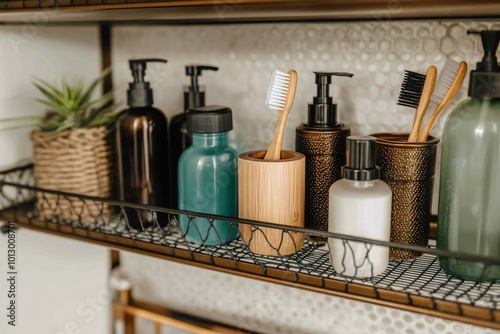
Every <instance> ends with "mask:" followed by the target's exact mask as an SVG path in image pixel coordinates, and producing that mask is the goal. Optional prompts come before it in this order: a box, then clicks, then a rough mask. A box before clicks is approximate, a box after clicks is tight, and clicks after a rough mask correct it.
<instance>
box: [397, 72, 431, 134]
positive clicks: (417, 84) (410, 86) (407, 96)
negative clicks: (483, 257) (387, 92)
mask: <svg viewBox="0 0 500 334" xmlns="http://www.w3.org/2000/svg"><path fill="white" fill-rule="evenodd" d="M436 77H437V69H436V67H435V66H429V67H428V68H427V71H426V73H425V75H423V74H421V73H417V72H412V71H405V77H404V79H403V84H402V85H401V91H400V93H399V98H398V103H397V104H399V105H402V106H405V107H410V108H416V109H417V110H416V111H415V118H414V120H413V125H412V128H411V131H410V135H409V137H408V142H410V143H413V142H417V140H418V135H419V131H420V125H421V124H422V119H423V118H424V115H425V112H426V111H427V107H428V106H429V103H430V101H431V96H432V92H433V91H434V86H435V85H436Z"/></svg>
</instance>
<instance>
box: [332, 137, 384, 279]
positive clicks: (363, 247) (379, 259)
mask: <svg viewBox="0 0 500 334" xmlns="http://www.w3.org/2000/svg"><path fill="white" fill-rule="evenodd" d="M375 150H376V139H375V138H374V137H370V136H349V137H347V159H346V166H345V167H344V168H343V170H342V174H343V177H344V178H343V179H341V180H338V181H337V182H335V183H334V184H333V185H332V186H331V187H330V192H329V209H328V231H329V232H332V233H338V234H345V235H349V236H354V237H361V238H368V239H374V240H381V241H389V240H390V232H391V205H392V191H391V189H390V188H389V186H388V185H387V184H385V183H384V182H383V181H381V180H380V179H379V178H380V169H379V168H378V167H377V166H376V165H375ZM328 243H329V246H330V261H331V264H332V266H333V269H335V271H336V272H337V273H339V274H341V275H344V276H350V277H359V278H364V277H373V276H377V275H380V274H381V273H383V272H384V270H385V269H386V268H387V266H388V264H389V247H385V246H377V245H373V244H370V243H364V242H357V241H353V240H344V239H338V238H328Z"/></svg>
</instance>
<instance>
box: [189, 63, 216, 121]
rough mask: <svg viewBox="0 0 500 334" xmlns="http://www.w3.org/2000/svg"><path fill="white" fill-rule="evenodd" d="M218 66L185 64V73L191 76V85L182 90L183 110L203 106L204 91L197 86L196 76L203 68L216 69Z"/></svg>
mask: <svg viewBox="0 0 500 334" xmlns="http://www.w3.org/2000/svg"><path fill="white" fill-rule="evenodd" d="M218 69H219V68H218V67H215V66H208V65H186V75H188V76H190V77H191V86H188V87H186V90H185V91H184V111H186V110H188V109H190V108H196V107H203V106H205V92H204V91H202V90H201V89H200V87H199V86H198V76H200V75H201V73H202V72H203V71H205V70H207V71H217V70H218Z"/></svg>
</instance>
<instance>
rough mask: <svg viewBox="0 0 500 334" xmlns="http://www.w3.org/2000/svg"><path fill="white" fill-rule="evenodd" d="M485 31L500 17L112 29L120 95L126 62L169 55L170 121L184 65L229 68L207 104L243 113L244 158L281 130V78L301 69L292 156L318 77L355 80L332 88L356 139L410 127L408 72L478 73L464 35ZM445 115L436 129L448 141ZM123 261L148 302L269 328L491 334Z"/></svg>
mask: <svg viewBox="0 0 500 334" xmlns="http://www.w3.org/2000/svg"><path fill="white" fill-rule="evenodd" d="M485 28H490V29H491V28H494V29H500V21H481V22H476V21H387V20H385V21H367V22H349V23H346V22H340V23H273V24H267V23H266V24H239V25H234V24H227V25H226V24H220V25H193V26H179V25H171V26H121V27H115V28H113V35H112V44H113V45H112V50H113V55H112V62H113V80H114V89H115V94H116V96H117V98H118V99H120V100H122V101H124V99H125V96H126V95H125V91H126V89H127V83H128V82H130V72H129V68H128V63H127V60H128V59H130V58H138V57H163V58H167V59H168V60H169V62H168V63H167V64H166V65H163V64H161V65H151V67H150V69H149V70H148V73H149V75H148V78H149V80H150V81H151V83H152V86H153V87H154V90H155V91H154V94H155V96H154V98H155V106H157V107H158V108H159V109H161V110H163V111H164V112H165V113H166V114H168V115H169V116H171V115H174V114H176V113H179V112H181V111H182V107H183V94H182V92H183V85H185V84H188V82H189V79H188V78H187V77H186V76H185V70H184V65H186V64H193V63H199V64H209V65H215V66H219V67H220V70H219V71H218V72H215V73H212V72H209V73H206V74H204V75H203V76H202V77H201V79H200V82H201V83H202V84H203V85H204V86H206V94H207V97H206V100H207V104H222V105H227V106H229V107H231V108H232V109H233V112H234V121H235V126H234V131H232V137H231V143H232V145H234V146H235V147H236V149H237V150H238V151H239V152H243V151H246V150H250V149H258V148H265V147H267V145H268V144H269V142H270V139H271V137H272V134H273V132H274V124H275V123H276V114H275V113H274V112H272V111H269V110H268V109H267V108H266V107H265V104H264V100H265V95H266V91H267V85H268V82H269V79H270V75H271V73H272V71H273V70H274V69H280V70H288V69H295V70H296V71H297V72H298V74H299V81H298V88H297V95H296V98H295V102H294V105H293V109H292V111H291V113H290V116H289V120H288V123H287V129H286V133H285V148H288V149H293V148H294V146H295V145H294V141H295V127H296V126H297V125H299V124H300V123H301V122H304V121H305V120H306V117H307V104H308V103H310V102H312V97H313V96H314V95H315V94H316V91H315V85H314V75H313V73H312V72H313V71H345V72H351V73H353V74H354V77H353V78H351V79H349V78H334V79H333V84H332V89H331V93H332V95H333V99H334V101H336V102H337V103H338V111H339V112H338V119H339V121H341V122H343V123H346V124H348V125H350V126H351V128H352V132H353V134H370V133H375V132H386V131H387V132H403V131H406V132H407V131H409V129H410V127H411V123H412V120H413V110H411V109H408V108H404V107H400V106H397V105H396V100H397V96H398V94H399V90H400V86H401V82H402V79H403V72H404V70H405V69H407V70H412V71H418V72H422V73H425V69H426V68H427V67H428V66H429V65H436V66H437V67H438V69H439V68H441V67H442V66H443V64H444V62H445V60H446V59H447V58H448V57H452V58H453V59H455V60H465V61H466V62H467V63H468V64H469V68H474V67H475V62H477V61H479V60H480V59H481V57H482V52H481V50H480V48H481V46H480V43H479V40H478V37H477V36H472V35H467V34H466V32H467V30H468V29H485ZM467 86H468V76H467V77H466V79H465V84H464V87H463V88H462V89H461V91H460V92H459V94H458V96H457V98H456V99H455V101H454V103H453V104H456V103H458V102H459V101H461V100H463V99H464V98H465V97H466V96H467ZM451 109H452V108H451V107H450V108H448V109H447V112H449V111H450V110H451ZM447 112H446V113H445V114H444V115H443V116H442V117H441V118H440V120H439V122H438V124H437V125H436V126H435V129H434V130H433V134H434V135H436V136H438V137H440V135H441V130H442V127H443V124H444V120H445V118H446V114H447ZM434 197H435V198H436V197H437V196H434ZM125 259H126V260H125V261H124V263H125V264H126V268H125V270H126V271H127V272H128V273H129V274H130V276H131V278H132V279H133V280H134V282H135V283H137V284H138V285H137V293H138V294H139V296H140V297H143V298H145V299H152V300H156V301H158V302H162V303H165V304H168V305H171V306H173V307H176V308H179V309H183V310H190V311H192V312H195V313H197V314H200V315H210V316H211V317H212V318H215V319H217V320H220V321H224V320H226V321H227V322H230V323H236V324H238V323H241V325H242V326H243V327H249V328H254V329H256V330H259V331H264V332H269V333H293V332H296V333H334V332H335V333H337V332H338V333H391V331H392V332H394V333H396V332H397V333H408V334H411V333H479V332H482V329H480V328H478V327H474V326H469V325H464V324H461V323H455V322H450V321H445V320H442V319H439V318H434V317H427V316H423V315H417V314H414V313H410V312H403V311H398V310H392V309H388V308H383V307H378V306H373V305H369V304H364V303H360V302H354V301H349V300H345V299H342V298H334V297H327V296H321V295H317V294H314V293H308V292H304V291H300V290H295V289H291V288H285V287H278V286H275V285H269V284H265V283H262V282H253V281H249V280H244V279H242V278H237V277H231V276H225V275H222V274H219V273H212V272H206V271H203V270H201V269H196V268H189V267H184V266H180V265H174V264H171V263H168V262H161V261H157V260H151V259H149V260H147V261H146V260H144V259H143V258H141V259H142V260H139V259H138V258H135V257H134V256H131V255H126V256H125ZM158 268H162V269H161V270H158ZM207 281H210V282H207ZM172 284H174V286H175V289H174V288H173V287H172ZM216 288H218V289H219V290H216ZM216 291H217V292H216ZM278 297H279V298H278ZM207 309H208V310H209V312H207ZM263 309H265V310H266V311H265V312H262V310H263ZM236 311H237V312H236ZM245 324H246V325H245ZM485 332H493V331H490V330H485Z"/></svg>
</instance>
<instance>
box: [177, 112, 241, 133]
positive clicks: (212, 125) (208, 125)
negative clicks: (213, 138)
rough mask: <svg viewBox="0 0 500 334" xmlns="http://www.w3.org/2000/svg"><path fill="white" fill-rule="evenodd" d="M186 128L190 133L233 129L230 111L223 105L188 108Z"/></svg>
mask: <svg viewBox="0 0 500 334" xmlns="http://www.w3.org/2000/svg"><path fill="white" fill-rule="evenodd" d="M186 128H187V130H188V131H189V132H191V133H217V132H227V131H230V130H232V129H233V117H232V111H231V109H230V108H228V107H224V106H206V107H196V108H190V109H188V110H187V112H186Z"/></svg>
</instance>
